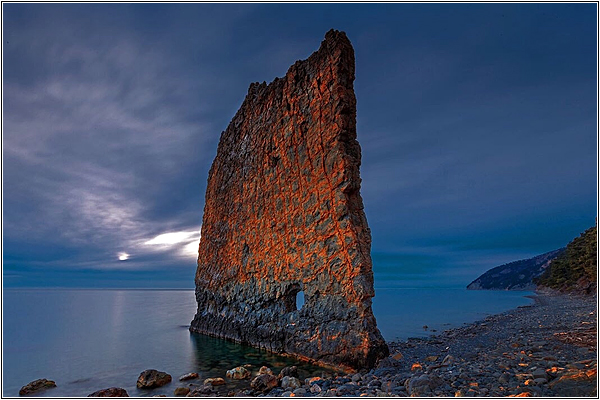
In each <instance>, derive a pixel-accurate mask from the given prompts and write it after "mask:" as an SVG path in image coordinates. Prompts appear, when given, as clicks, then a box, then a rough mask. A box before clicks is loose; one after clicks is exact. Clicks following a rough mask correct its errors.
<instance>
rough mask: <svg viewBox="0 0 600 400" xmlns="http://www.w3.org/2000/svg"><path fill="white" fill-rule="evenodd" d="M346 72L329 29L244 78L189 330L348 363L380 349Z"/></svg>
mask: <svg viewBox="0 0 600 400" xmlns="http://www.w3.org/2000/svg"><path fill="white" fill-rule="evenodd" d="M353 81H354V50H353V49H352V45H351V44H350V41H349V40H348V38H347V37H346V35H345V34H344V33H343V32H338V31H334V30H331V31H329V32H327V34H326V36H325V40H324V41H323V42H322V43H321V47H320V48H319V50H318V51H317V52H315V53H313V54H312V55H311V56H310V57H309V58H308V59H307V60H304V61H298V62H296V63H295V64H294V65H292V66H291V67H290V69H289V70H288V72H287V74H286V75H285V77H284V78H282V79H280V78H276V79H275V80H274V81H273V82H271V83H270V84H269V85H267V84H266V83H262V84H258V83H253V84H251V85H250V88H249V89H248V95H247V96H246V99H245V100H244V102H243V104H242V106H241V108H240V109H239V111H238V112H237V114H236V115H235V117H234V118H233V120H232V121H231V123H230V124H229V126H228V127H227V129H226V130H225V132H223V133H222V134H221V139H220V142H219V147H218V150H217V156H216V158H215V160H214V162H213V165H212V167H211V169H210V173H209V178H208V186H207V190H206V203H205V207H204V217H203V222H202V239H201V240H200V248H199V256H198V270H197V272H196V279H195V280H196V300H197V301H198V312H197V314H196V316H195V317H194V320H193V321H192V324H191V327H190V330H191V331H193V332H199V333H204V334H208V335H212V336H217V337H222V338H227V339H232V340H235V341H238V342H242V343H248V344H251V345H254V346H257V347H261V348H265V349H268V350H271V351H275V352H284V353H288V354H293V355H296V356H299V357H301V358H305V359H310V360H314V361H317V362H320V363H323V364H330V365H337V366H343V367H347V368H351V369H360V368H370V367H372V366H373V365H374V363H375V361H376V360H377V359H379V358H381V357H384V356H386V355H387V354H388V348H387V345H386V343H385V341H384V339H383V337H382V336H381V333H380V332H379V330H378V329H377V326H376V322H375V317H374V316H373V312H372V309H371V299H372V297H373V296H374V294H375V293H374V290H373V272H372V263H371V256H370V248H371V234H370V230H369V228H368V226H367V220H366V218H365V214H364V212H363V202H362V198H361V196H360V193H359V189H360V177H359V166H360V157H361V154H360V146H359V144H358V142H357V141H356V98H355V96H354V89H353ZM299 295H300V296H302V297H300V301H301V300H302V298H303V300H304V304H303V305H302V304H300V301H299V302H297V298H298V297H299Z"/></svg>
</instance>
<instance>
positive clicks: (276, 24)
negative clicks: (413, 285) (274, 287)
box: [2, 3, 598, 288]
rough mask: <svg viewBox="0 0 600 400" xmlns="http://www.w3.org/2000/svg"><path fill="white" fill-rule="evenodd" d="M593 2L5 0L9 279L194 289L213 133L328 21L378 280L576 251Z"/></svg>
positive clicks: (590, 207) (592, 147)
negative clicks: (358, 155)
mask: <svg viewBox="0 0 600 400" xmlns="http://www.w3.org/2000/svg"><path fill="white" fill-rule="evenodd" d="M596 8H597V5H596V4H595V3H580V4H542V3H532V4H524V3H508V4H495V3H487V4H408V3H397V4H224V3H220V4H202V3H201V4H190V3H184V4H154V3H153V4H140V3H132V4H118V3H113V4H110V3H108V4H92V3H87V4H85V3H84V4H42V3H30V4H13V3H3V4H2V18H3V21H2V22H3V26H2V33H3V36H2V40H3V43H2V56H3V77H2V80H3V82H2V83H3V85H2V90H3V93H2V99H3V102H2V104H3V118H2V162H3V168H2V202H3V204H2V205H3V208H2V229H3V231H2V241H3V247H2V256H3V257H2V260H3V274H2V278H3V287H22V286H29V287H40V286H49V287H164V288H192V287H193V285H194V273H195V269H196V265H195V262H196V257H197V246H198V240H199V237H200V227H201V223H202V211H203V207H204V193H205V190H206V180H207V177H208V170H209V168H210V165H211V163H212V160H213V158H214V156H215V154H216V148H217V144H218V140H219V135H220V134H221V132H222V131H223V130H225V128H226V127H227V124H228V123H229V121H230V120H231V118H232V117H233V115H234V114H235V112H236V111H237V109H238V108H239V106H240V105H241V103H242V101H243V99H244V97H245V95H246V93H247V90H248V86H249V85H250V83H252V82H263V81H266V82H271V81H272V80H273V79H275V78H276V77H282V76H284V75H285V73H286V71H287V69H288V68H289V66H291V65H292V64H293V63H294V62H295V61H296V60H300V59H306V58H307V57H308V56H309V55H310V54H311V53H312V52H314V51H316V50H317V49H318V47H319V45H320V42H321V41H322V40H323V37H324V35H325V32H326V31H328V30H329V29H331V28H334V29H338V30H342V31H345V32H346V34H347V35H348V37H349V39H350V41H351V42H352V44H353V46H354V50H355V55H356V81H355V92H356V97H357V134H358V140H359V142H360V144H361V147H362V165H361V178H362V189H361V194H362V197H363V200H364V204H365V212H366V215H367V219H368V222H369V226H370V228H371V232H372V238H373V242H372V252H373V259H374V271H375V273H376V279H377V276H378V272H379V271H382V270H385V271H386V272H389V271H390V270H391V271H399V272H402V271H403V269H407V270H408V269H410V268H420V271H421V272H423V271H424V273H425V275H428V274H430V275H431V276H434V275H435V276H437V277H440V276H441V277H445V278H444V279H450V280H453V281H455V282H459V283H461V284H462V283H464V284H465V285H466V284H468V283H469V282H470V281H471V280H473V279H475V278H476V277H477V276H478V275H479V274H481V273H483V272H485V271H486V270H487V269H489V268H492V267H495V266H497V265H499V264H503V263H506V262H510V261H514V260H517V259H522V258H527V257H531V256H534V255H537V254H541V253H544V252H547V251H551V250H554V249H556V248H559V247H562V246H565V245H566V244H567V243H568V242H569V241H571V240H572V239H573V238H574V237H576V236H578V235H579V234H580V233H581V232H583V231H584V230H585V229H587V228H588V227H590V226H592V225H594V223H595V218H596V216H597V207H596V204H597V185H596V182H597V138H598V130H597V115H596V111H597V94H596V93H597V88H598V84H597V80H596V77H597V66H596V59H597V43H596V37H597V28H596V23H597V21H596V16H597V9H596ZM376 286H377V281H376Z"/></svg>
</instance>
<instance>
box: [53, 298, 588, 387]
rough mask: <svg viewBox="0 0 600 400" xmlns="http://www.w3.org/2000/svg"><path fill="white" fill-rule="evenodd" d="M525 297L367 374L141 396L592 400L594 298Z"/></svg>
mask: <svg viewBox="0 0 600 400" xmlns="http://www.w3.org/2000/svg"><path fill="white" fill-rule="evenodd" d="M526 297H528V298H531V299H533V302H532V303H531V304H528V305H522V306H518V307H516V308H514V309H511V310H508V311H504V312H501V313H498V314H493V315H489V316H486V317H485V318H482V319H480V320H477V321H475V322H472V323H468V324H465V325H464V326H461V327H457V328H450V329H447V330H444V331H441V332H438V333H432V334H431V335H429V336H427V337H422V338H408V339H406V340H396V341H390V342H388V346H389V349H390V356H388V357H386V358H384V359H382V360H380V361H379V362H378V363H377V365H376V367H375V368H373V369H371V370H370V371H366V370H362V371H359V372H355V373H344V372H333V371H332V372H331V373H329V374H328V373H325V372H319V373H318V374H317V375H320V376H314V375H313V376H309V377H307V378H306V379H302V380H296V379H295V378H294V379H291V377H293V376H294V375H291V377H290V378H286V379H287V380H284V379H283V378H282V376H284V375H282V376H280V379H279V380H277V381H275V383H276V386H270V387H269V389H268V390H264V389H263V390H256V389H258V388H257V387H256V385H254V384H253V385H252V386H253V387H254V389H253V388H251V384H250V383H251V381H253V380H254V379H255V377H256V373H257V372H258V367H257V365H253V366H252V370H253V371H251V372H252V374H251V376H250V377H249V378H246V379H243V380H237V381H236V384H235V386H236V387H235V388H233V387H232V386H231V385H230V384H227V385H223V386H213V385H211V384H208V385H206V384H203V383H202V382H203V380H204V379H202V378H198V379H195V380H191V381H189V382H180V383H177V382H173V384H171V385H168V386H165V387H164V388H163V389H161V390H157V391H155V390H151V391H149V392H148V393H147V395H149V396H152V395H159V393H160V395H161V396H164V393H169V392H170V393H171V394H170V395H169V394H167V395H168V396H171V397H172V396H173V394H172V393H173V390H174V389H176V388H182V386H183V387H186V388H187V390H188V391H191V393H190V394H189V395H188V397H190V396H202V397H206V396H210V397H215V396H219V397H221V396H244V397H256V396H261V397H262V396H268V397H292V396H294V397H338V396H352V397H359V396H360V397H362V396H373V397H381V396H383V397H394V396H399V397H406V396H418V397H461V396H469V397H471V396H477V397H506V396H519V397H530V396H536V397H539V396H543V397H597V308H598V299H597V297H596V296H587V297H582V296H578V295H569V294H559V293H555V292H542V291H537V292H536V294H535V295H529V296H526ZM398 323H402V321H398ZM248 367H250V366H249V365H248ZM271 369H272V371H273V373H274V374H275V375H277V374H278V373H280V372H283V371H280V370H279V368H273V367H272V366H271ZM295 376H296V377H297V375H295ZM305 376H306V375H304V376H303V377H305ZM286 382H287V383H286ZM290 382H292V383H293V385H292V384H291V383H290ZM231 383H233V382H231ZM165 389H166V390H167V391H168V392H166V391H165ZM49 394H51V393H50V392H48V395H49ZM86 394H87V393H82V395H86Z"/></svg>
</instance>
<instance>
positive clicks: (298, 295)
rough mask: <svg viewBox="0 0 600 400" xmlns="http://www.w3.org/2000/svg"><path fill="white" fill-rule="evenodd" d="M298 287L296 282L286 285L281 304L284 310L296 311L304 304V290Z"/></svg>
mask: <svg viewBox="0 0 600 400" xmlns="http://www.w3.org/2000/svg"><path fill="white" fill-rule="evenodd" d="M300 289H301V287H300V285H298V284H297V283H294V284H292V285H290V286H288V288H287V290H286V293H285V295H284V296H283V306H284V307H285V311H286V312H292V311H296V310H298V309H299V308H302V306H303V305H304V292H302V291H301V290H300Z"/></svg>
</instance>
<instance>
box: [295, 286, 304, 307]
mask: <svg viewBox="0 0 600 400" xmlns="http://www.w3.org/2000/svg"><path fill="white" fill-rule="evenodd" d="M303 305H304V292H303V291H302V290H301V291H299V292H298V293H296V310H299V309H301V308H302V306H303Z"/></svg>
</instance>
